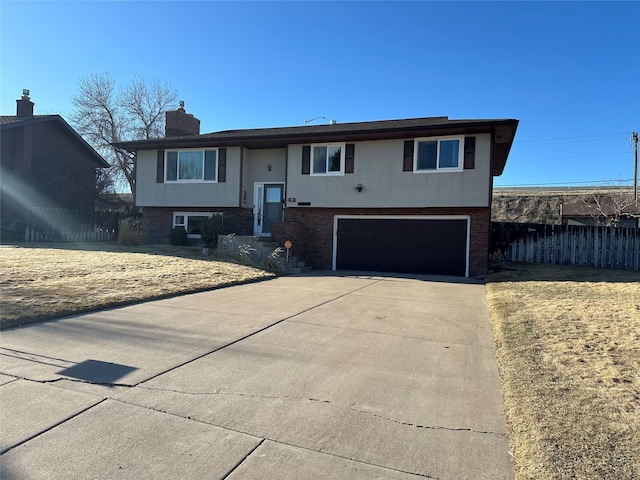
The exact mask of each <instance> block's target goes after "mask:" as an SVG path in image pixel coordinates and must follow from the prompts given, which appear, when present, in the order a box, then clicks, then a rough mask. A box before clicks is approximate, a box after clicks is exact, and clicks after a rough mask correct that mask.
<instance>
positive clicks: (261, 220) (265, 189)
mask: <svg viewBox="0 0 640 480" xmlns="http://www.w3.org/2000/svg"><path fill="white" fill-rule="evenodd" d="M253 200H254V203H253V234H254V235H257V236H271V225H272V224H273V223H274V222H281V221H282V202H283V200H284V183H264V182H256V183H255V184H254V188H253Z"/></svg>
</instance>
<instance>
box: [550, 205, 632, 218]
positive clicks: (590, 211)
mask: <svg viewBox="0 0 640 480" xmlns="http://www.w3.org/2000/svg"><path fill="white" fill-rule="evenodd" d="M619 209H620V207H616V206H615V205H613V204H612V203H611V202H608V203H607V202H605V203H602V205H601V207H600V209H599V208H598V206H597V205H595V204H591V203H564V204H562V205H561V215H562V216H563V217H594V216H595V217H598V216H603V215H611V214H615V213H618V212H619ZM619 213H620V214H621V216H623V217H637V216H638V215H640V208H639V207H635V206H634V205H625V206H624V208H622V211H621V212H619Z"/></svg>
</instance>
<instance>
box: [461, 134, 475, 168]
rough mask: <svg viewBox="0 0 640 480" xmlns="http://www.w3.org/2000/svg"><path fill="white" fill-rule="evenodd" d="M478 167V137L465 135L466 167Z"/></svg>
mask: <svg viewBox="0 0 640 480" xmlns="http://www.w3.org/2000/svg"><path fill="white" fill-rule="evenodd" d="M474 168H476V137H464V169H465V170H471V169H474Z"/></svg>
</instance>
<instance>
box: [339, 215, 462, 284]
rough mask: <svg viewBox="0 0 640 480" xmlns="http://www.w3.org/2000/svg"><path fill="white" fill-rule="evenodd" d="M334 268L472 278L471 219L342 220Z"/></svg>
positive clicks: (410, 217)
mask: <svg viewBox="0 0 640 480" xmlns="http://www.w3.org/2000/svg"><path fill="white" fill-rule="evenodd" d="M333 266H334V269H335V270H363V271H378V272H396V273H423V274H435V275H455V276H465V277H466V276H468V275H469V217H467V216H455V217H449V216H428V217H427V216H373V215H371V216H369V215H359V216H355V215H354V216H336V217H335V218H334V264H333Z"/></svg>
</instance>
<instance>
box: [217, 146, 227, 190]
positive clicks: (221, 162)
mask: <svg viewBox="0 0 640 480" xmlns="http://www.w3.org/2000/svg"><path fill="white" fill-rule="evenodd" d="M226 181H227V149H226V148H219V149H218V183H224V182H226Z"/></svg>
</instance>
